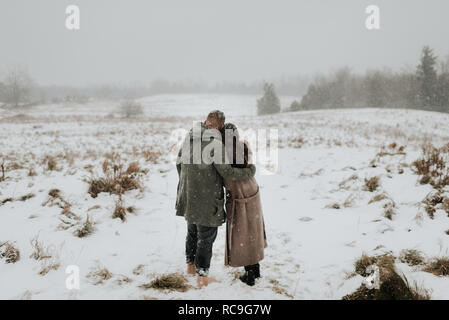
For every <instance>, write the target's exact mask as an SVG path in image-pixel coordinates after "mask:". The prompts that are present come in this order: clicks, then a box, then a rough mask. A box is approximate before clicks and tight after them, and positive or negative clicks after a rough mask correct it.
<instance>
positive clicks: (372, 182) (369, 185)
mask: <svg viewBox="0 0 449 320" xmlns="http://www.w3.org/2000/svg"><path fill="white" fill-rule="evenodd" d="M378 187H379V177H378V176H375V177H372V178H369V179H365V190H367V191H369V192H374V191H376V190H377V188H378Z"/></svg>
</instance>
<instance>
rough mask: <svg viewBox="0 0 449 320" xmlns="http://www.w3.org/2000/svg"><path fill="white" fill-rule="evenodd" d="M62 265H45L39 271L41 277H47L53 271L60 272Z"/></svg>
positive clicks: (52, 263)
mask: <svg viewBox="0 0 449 320" xmlns="http://www.w3.org/2000/svg"><path fill="white" fill-rule="evenodd" d="M60 266H61V264H60V263H59V262H56V261H55V262H51V263H49V264H45V265H43V266H42V269H41V270H40V271H39V275H41V276H45V275H46V274H47V273H49V272H50V271H51V270H58V269H59V267H60Z"/></svg>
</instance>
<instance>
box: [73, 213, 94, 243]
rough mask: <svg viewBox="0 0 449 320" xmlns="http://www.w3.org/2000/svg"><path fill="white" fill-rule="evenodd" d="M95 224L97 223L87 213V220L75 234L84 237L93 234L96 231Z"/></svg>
mask: <svg viewBox="0 0 449 320" xmlns="http://www.w3.org/2000/svg"><path fill="white" fill-rule="evenodd" d="M94 225H95V224H94V223H93V222H92V221H91V220H90V217H89V215H87V217H86V221H85V222H84V223H83V224H82V225H81V227H80V228H79V229H77V230H76V231H75V235H76V236H77V237H78V238H84V237H87V236H89V235H91V234H92V233H94V231H95V227H94Z"/></svg>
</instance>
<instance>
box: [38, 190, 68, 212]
mask: <svg viewBox="0 0 449 320" xmlns="http://www.w3.org/2000/svg"><path fill="white" fill-rule="evenodd" d="M46 205H50V206H51V207H52V206H58V207H59V208H61V209H64V208H66V207H70V206H71V204H70V203H69V202H68V201H66V200H65V199H64V197H63V196H62V194H61V190H59V189H51V190H50V191H49V192H48V199H47V200H46V201H45V202H44V203H43V204H42V206H46Z"/></svg>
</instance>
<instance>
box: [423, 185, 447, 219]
mask: <svg viewBox="0 0 449 320" xmlns="http://www.w3.org/2000/svg"><path fill="white" fill-rule="evenodd" d="M444 200H445V198H444V197H443V196H442V195H441V193H440V192H439V191H437V192H431V193H429V194H428V195H427V196H426V198H425V199H424V200H423V201H422V202H423V203H424V204H425V210H426V212H427V215H428V216H429V217H430V218H431V219H433V218H435V212H436V209H437V208H436V207H437V206H438V205H439V204H441V205H442V207H444V204H443V202H444Z"/></svg>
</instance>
